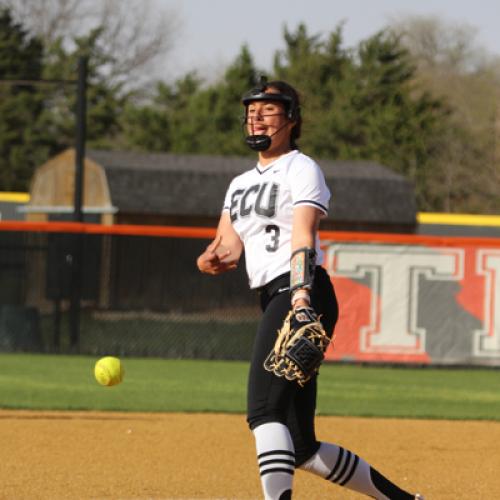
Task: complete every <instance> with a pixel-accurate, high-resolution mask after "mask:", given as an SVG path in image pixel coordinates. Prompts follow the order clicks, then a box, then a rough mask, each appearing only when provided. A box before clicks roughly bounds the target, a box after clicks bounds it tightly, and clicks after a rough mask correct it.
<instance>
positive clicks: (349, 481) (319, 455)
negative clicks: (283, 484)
mask: <svg viewBox="0 0 500 500" xmlns="http://www.w3.org/2000/svg"><path fill="white" fill-rule="evenodd" d="M300 468H301V469H303V470H305V471H308V472H312V473H313V474H317V475H318V476H321V477H323V478H325V479H326V480H327V481H331V482H332V483H335V484H338V485H339V486H345V487H346V488H349V489H350V490H354V491H358V492H359V493H364V494H365V495H368V496H371V497H373V498H376V499H377V500H410V499H412V500H413V499H414V498H415V497H414V495H410V494H409V493H407V492H406V491H403V490H402V489H401V488H399V487H398V486H396V485H395V484H394V483H392V482H391V481H389V480H388V479H387V478H385V477H384V476H382V474H380V473H379V472H377V471H376V470H375V469H373V468H372V467H370V465H369V464H368V463H367V462H365V461H364V460H363V459H362V458H360V457H358V455H356V454H355V453H353V452H352V451H349V450H347V449H345V448H342V447H340V446H337V445H334V444H329V443H321V446H320V448H319V450H318V451H317V452H316V454H315V455H313V456H312V457H311V458H310V459H309V460H308V461H307V462H305V463H304V464H302V465H301V466H300Z"/></svg>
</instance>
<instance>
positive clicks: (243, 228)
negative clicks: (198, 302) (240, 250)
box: [223, 151, 330, 288]
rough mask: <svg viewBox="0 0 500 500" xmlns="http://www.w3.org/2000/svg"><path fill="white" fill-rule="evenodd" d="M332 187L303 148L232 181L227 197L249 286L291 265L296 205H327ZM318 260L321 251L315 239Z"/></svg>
mask: <svg viewBox="0 0 500 500" xmlns="http://www.w3.org/2000/svg"><path fill="white" fill-rule="evenodd" d="M329 200H330V191H329V190H328V187H327V186H326V183H325V179H324V176H323V173H322V171H321V169H320V167H319V166H318V165H317V164H316V163H315V162H314V160H312V159H311V158H309V157H308V156H306V155H304V154H302V153H300V152H299V151H291V152H290V153H288V154H286V155H283V156H281V157H280V158H278V159H277V160H276V161H274V162H273V163H271V164H270V165H267V166H266V167H262V166H261V165H259V164H257V166H256V167H255V168H253V169H251V170H248V171H247V172H244V173H243V174H241V175H239V176H237V177H236V178H235V179H233V181H232V182H231V184H230V186H229V189H228V190H227V193H226V197H225V200H224V208H223V210H227V211H228V212H229V215H230V217H231V223H232V225H233V227H234V229H235V231H236V232H237V233H238V235H239V237H240V238H241V240H242V241H243V243H244V245H245V262H246V266H247V273H248V278H249V281H250V287H251V288H258V287H260V286H263V285H265V284H266V283H268V282H269V281H271V280H272V279H274V278H276V277H277V276H279V275H281V274H283V273H286V272H288V271H290V254H291V237H292V221H293V208H294V207H296V206H300V205H309V206H313V207H315V208H317V209H319V210H320V211H321V212H322V213H323V214H326V213H327V211H328V203H329ZM316 250H317V253H318V255H317V258H316V263H317V264H320V263H321V262H322V260H323V255H322V253H321V249H320V246H319V241H316Z"/></svg>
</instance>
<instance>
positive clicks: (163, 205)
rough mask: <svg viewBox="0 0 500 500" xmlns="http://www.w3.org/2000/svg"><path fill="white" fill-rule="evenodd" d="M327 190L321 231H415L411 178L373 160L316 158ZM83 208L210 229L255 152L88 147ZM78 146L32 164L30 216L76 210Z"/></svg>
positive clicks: (95, 214)
mask: <svg viewBox="0 0 500 500" xmlns="http://www.w3.org/2000/svg"><path fill="white" fill-rule="evenodd" d="M319 163H320V165H321V167H322V169H323V171H324V173H325V177H326V181H327V184H328V186H329V188H330V190H331V192H332V201H331V204H330V212H329V215H328V217H327V218H326V219H325V220H323V223H322V229H328V230H345V231H348V230H350V231H382V232H399V233H401V232H404V233H413V232H415V228H416V205H415V197H414V190H413V186H412V184H411V183H410V182H409V181H408V180H407V179H406V178H404V177H403V176H401V175H398V174H396V173H394V172H392V171H391V170H389V169H388V168H386V167H383V166H381V165H378V164H376V163H372V162H355V161H320V162H319ZM84 165H85V167H84V168H85V173H84V187H83V197H84V204H83V205H84V206H83V213H84V216H85V220H87V221H89V222H98V223H102V224H145V225H152V224H153V225H175V226H179V225H180V226H201V227H210V226H215V225H216V224H217V220H218V218H219V215H220V210H221V207H222V202H223V198H224V194H225V191H226V189H227V187H228V185H229V182H230V181H231V179H232V178H233V177H234V176H235V175H237V174H239V173H241V172H244V171H245V170H248V169H250V168H252V167H253V166H254V165H255V161H254V159H253V158H246V157H227V156H208V155H178V154H170V153H156V154H151V153H137V152H124V151H98V150H88V151H87V153H86V158H85V162H84ZM74 173H75V152H74V150H73V149H68V150H66V151H64V152H62V153H61V154H59V155H57V156H55V157H53V158H51V159H50V160H49V161H47V162H46V163H45V164H43V165H41V166H40V167H39V168H37V169H36V171H35V174H34V177H33V180H32V184H31V189H30V202H29V204H28V205H27V207H26V208H25V210H26V213H27V219H28V220H33V221H34V220H38V221H46V220H68V219H69V218H70V217H71V213H72V211H73V193H74V179H75V175H74Z"/></svg>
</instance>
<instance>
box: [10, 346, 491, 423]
mask: <svg viewBox="0 0 500 500" xmlns="http://www.w3.org/2000/svg"><path fill="white" fill-rule="evenodd" d="M95 361H96V358H95V357H84V356H55V355H31V354H0V408H23V409H58V410H123V411H147V412H155V411H168V412H174V411H187V412H233V413H244V412H245V398H246V396H245V392H246V376H247V370H248V363H246V362H237V361H201V360H162V359H154V358H141V359H138V358H124V359H123V364H124V367H125V380H124V382H123V383H122V384H121V385H119V386H115V387H101V386H99V385H98V384H97V383H96V382H95V380H94V377H93V366H94V363H95ZM318 414H321V415H359V416H377V417H412V418H447V419H492V420H500V371H497V370H491V369H484V370H481V369H471V370H466V369H444V368H443V369H431V368H427V369H417V368H415V369H413V368H390V367H367V366H353V365H334V364H327V365H324V366H323V367H322V368H321V376H320V389H319V397H318Z"/></svg>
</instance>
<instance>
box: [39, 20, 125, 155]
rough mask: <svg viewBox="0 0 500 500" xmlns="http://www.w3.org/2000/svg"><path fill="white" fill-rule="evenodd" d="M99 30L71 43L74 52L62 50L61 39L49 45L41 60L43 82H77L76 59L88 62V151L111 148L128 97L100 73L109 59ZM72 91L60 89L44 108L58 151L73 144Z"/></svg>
mask: <svg viewBox="0 0 500 500" xmlns="http://www.w3.org/2000/svg"><path fill="white" fill-rule="evenodd" d="M101 36H102V29H99V28H97V29H95V30H92V31H91V32H90V33H89V34H88V35H86V36H82V37H79V38H76V39H75V40H74V43H75V48H73V49H72V50H68V49H67V48H65V45H64V43H63V40H62V39H58V40H56V41H55V42H53V43H52V44H50V45H49V46H48V47H47V49H46V52H47V53H46V57H45V59H44V63H45V65H44V72H43V75H44V77H45V78H49V79H62V80H73V81H75V80H76V78H77V74H76V70H77V66H78V59H79V57H81V56H85V57H87V59H88V81H87V145H88V147H100V148H112V147H113V144H114V142H115V137H116V136H117V135H118V134H119V132H120V124H119V116H120V115H121V113H122V111H123V108H124V106H125V103H126V102H127V98H128V97H129V94H128V93H127V92H125V91H124V90H123V83H120V82H115V81H113V80H110V79H108V78H107V77H106V76H105V74H103V71H102V69H103V68H104V67H106V65H107V64H109V62H110V61H109V56H108V55H107V54H106V53H105V52H104V51H103V50H102V44H101ZM75 110H76V87H75V86H74V85H70V86H69V85H65V86H60V87H59V88H57V89H54V91H53V93H52V94H51V99H50V106H48V108H47V120H49V121H50V122H51V124H52V129H53V133H54V136H55V137H57V147H58V149H59V150H60V149H64V148H66V147H71V146H74V144H75Z"/></svg>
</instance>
